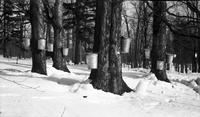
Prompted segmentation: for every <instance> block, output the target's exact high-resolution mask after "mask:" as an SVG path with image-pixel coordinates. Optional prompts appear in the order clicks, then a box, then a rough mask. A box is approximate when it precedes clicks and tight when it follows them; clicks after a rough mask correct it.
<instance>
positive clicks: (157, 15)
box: [151, 1, 170, 82]
mask: <svg viewBox="0 0 200 117" xmlns="http://www.w3.org/2000/svg"><path fill="white" fill-rule="evenodd" d="M166 5H167V4H166V1H153V47H152V52H151V55H152V56H151V59H152V68H151V71H152V72H153V73H155V75H156V77H157V78H158V79H159V80H162V81H166V82H170V81H169V79H168V78H167V74H166V70H165V64H164V63H165V56H166V55H165V54H166V25H165V23H164V22H163V21H162V19H165V17H166V14H165V9H166Z"/></svg>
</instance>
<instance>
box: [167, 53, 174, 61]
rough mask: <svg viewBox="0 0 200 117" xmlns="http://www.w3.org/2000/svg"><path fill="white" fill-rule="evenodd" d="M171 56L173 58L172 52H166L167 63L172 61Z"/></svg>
mask: <svg viewBox="0 0 200 117" xmlns="http://www.w3.org/2000/svg"><path fill="white" fill-rule="evenodd" d="M173 58H174V55H173V54H169V53H167V63H172V61H173Z"/></svg>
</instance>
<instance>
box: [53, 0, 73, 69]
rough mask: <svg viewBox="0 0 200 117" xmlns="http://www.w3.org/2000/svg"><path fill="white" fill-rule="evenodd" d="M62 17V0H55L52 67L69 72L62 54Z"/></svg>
mask: <svg viewBox="0 0 200 117" xmlns="http://www.w3.org/2000/svg"><path fill="white" fill-rule="evenodd" d="M62 19H63V0H56V1H55V6H54V24H53V27H54V50H53V67H55V68H56V69H58V70H63V71H65V72H70V71H69V69H68V68H67V64H66V59H65V56H63V51H62V49H63V46H62V44H63V41H62V39H63V38H64V37H63V35H62V31H63V27H62Z"/></svg>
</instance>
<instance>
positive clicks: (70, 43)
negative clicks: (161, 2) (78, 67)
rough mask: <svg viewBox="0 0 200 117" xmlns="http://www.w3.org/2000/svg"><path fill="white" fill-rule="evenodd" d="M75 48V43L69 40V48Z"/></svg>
mask: <svg viewBox="0 0 200 117" xmlns="http://www.w3.org/2000/svg"><path fill="white" fill-rule="evenodd" d="M72 47H73V41H72V40H71V39H70V40H69V48H72Z"/></svg>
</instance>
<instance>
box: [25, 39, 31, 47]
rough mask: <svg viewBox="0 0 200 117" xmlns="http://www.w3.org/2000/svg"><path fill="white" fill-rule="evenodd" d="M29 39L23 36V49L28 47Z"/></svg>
mask: <svg viewBox="0 0 200 117" xmlns="http://www.w3.org/2000/svg"><path fill="white" fill-rule="evenodd" d="M30 44H31V43H30V39H29V38H25V39H24V47H25V49H28V48H29V47H30Z"/></svg>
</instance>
